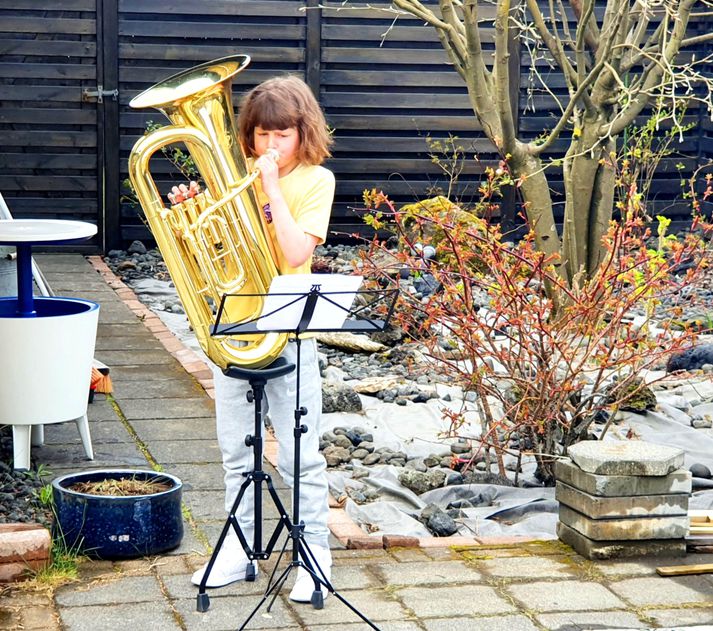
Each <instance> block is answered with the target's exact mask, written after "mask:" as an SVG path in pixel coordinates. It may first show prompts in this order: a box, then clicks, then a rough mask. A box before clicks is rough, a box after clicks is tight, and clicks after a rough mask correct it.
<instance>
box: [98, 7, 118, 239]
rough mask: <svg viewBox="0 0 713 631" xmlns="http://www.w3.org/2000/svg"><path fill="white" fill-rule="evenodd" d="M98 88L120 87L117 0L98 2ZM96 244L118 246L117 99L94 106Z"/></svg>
mask: <svg viewBox="0 0 713 631" xmlns="http://www.w3.org/2000/svg"><path fill="white" fill-rule="evenodd" d="M97 85H101V86H102V88H103V89H104V90H105V91H112V90H118V88H119V6H118V0H97ZM97 128H98V129H97V131H98V134H97V154H98V155H97V162H98V169H97V170H98V178H99V182H98V187H97V191H98V193H97V196H98V200H97V202H98V207H99V208H98V210H99V217H98V223H99V239H100V241H99V243H100V247H101V249H102V251H104V252H107V251H108V250H111V249H115V248H118V247H120V246H121V242H122V239H121V221H120V219H121V218H120V214H121V205H120V203H119V197H120V194H121V182H120V175H119V174H120V170H119V97H118V96H116V97H111V96H107V97H104V99H103V102H102V103H97Z"/></svg>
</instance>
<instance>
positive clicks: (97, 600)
mask: <svg viewBox="0 0 713 631" xmlns="http://www.w3.org/2000/svg"><path fill="white" fill-rule="evenodd" d="M161 599H162V595H161V588H160V586H159V584H158V581H157V580H156V577H154V576H127V577H119V578H116V579H114V580H111V579H109V580H105V581H100V582H97V583H96V584H91V583H90V584H89V585H88V586H87V587H86V588H84V587H83V588H81V589H78V588H77V587H75V586H67V587H62V588H60V589H58V590H57V594H56V595H55V600H56V602H57V604H58V605H60V606H62V607H85V606H88V605H117V604H120V603H144V602H158V601H160V600H161Z"/></svg>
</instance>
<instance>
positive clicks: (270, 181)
mask: <svg viewBox="0 0 713 631" xmlns="http://www.w3.org/2000/svg"><path fill="white" fill-rule="evenodd" d="M279 159H280V154H279V153H278V152H277V150H276V149H268V150H267V151H266V152H265V153H264V154H263V155H261V156H260V157H259V158H258V159H257V160H256V161H255V167H256V168H257V169H259V170H260V180H261V181H262V189H263V191H265V193H266V194H267V195H268V196H269V195H270V191H271V190H274V188H275V187H277V186H278V184H277V181H278V180H279V178H280V168H279V166H278V164H277V162H278V160H279Z"/></svg>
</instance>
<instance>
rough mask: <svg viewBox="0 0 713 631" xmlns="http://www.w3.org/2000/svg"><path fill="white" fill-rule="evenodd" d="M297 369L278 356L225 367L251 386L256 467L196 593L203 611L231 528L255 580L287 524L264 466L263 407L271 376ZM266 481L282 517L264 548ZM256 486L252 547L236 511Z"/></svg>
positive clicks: (247, 575) (248, 578)
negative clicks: (255, 365) (250, 365)
mask: <svg viewBox="0 0 713 631" xmlns="http://www.w3.org/2000/svg"><path fill="white" fill-rule="evenodd" d="M294 369H295V366H294V364H288V363H287V362H286V361H285V360H284V359H278V360H277V361H275V362H274V363H273V364H271V365H270V366H269V367H268V368H265V369H261V370H249V369H243V368H240V367H238V366H229V367H228V368H226V369H225V371H224V373H225V374H226V375H227V376H229V377H233V378H237V379H247V380H248V382H249V384H250V387H251V390H249V391H248V394H247V399H248V401H249V402H251V403H253V406H254V429H253V434H248V435H247V436H246V437H245V445H246V446H247V447H251V448H252V450H253V470H252V471H248V472H244V473H243V476H245V481H244V482H243V483H242V485H241V486H240V490H239V491H238V495H237V497H236V498H235V501H234V502H233V506H232V507H231V509H230V512H229V514H228V518H227V520H226V522H225V524H224V526H223V530H222V531H221V534H220V537H219V538H218V542H217V543H216V546H215V549H214V550H213V554H212V555H211V558H210V560H209V561H208V565H207V566H206V570H205V572H204V573H203V577H202V578H201V583H200V585H199V587H198V595H197V597H196V609H197V611H199V612H205V611H208V608H209V607H210V598H209V596H208V594H207V593H206V591H205V590H206V585H207V583H208V579H209V577H210V573H211V571H212V569H213V566H214V564H215V561H216V559H217V558H218V554H219V553H220V550H221V548H222V547H223V544H224V542H225V538H226V537H227V536H228V533H229V531H230V528H231V527H232V528H233V530H234V531H235V534H236V535H237V537H238V540H239V541H240V545H241V546H242V548H243V550H244V551H245V554H246V556H247V557H248V559H249V560H250V563H248V566H247V569H246V573H245V580H246V581H254V580H255V576H256V574H257V572H256V567H255V563H254V562H255V560H258V559H267V558H269V556H270V553H271V551H272V548H273V546H274V542H275V541H276V540H277V538H278V535H279V532H280V530H281V529H282V528H283V527H285V523H284V522H285V513H286V511H285V509H284V507H283V506H282V504H281V503H280V501H279V498H278V497H277V493H276V491H275V490H274V487H273V485H272V478H271V477H270V475H269V474H268V473H266V472H265V471H264V470H263V469H262V463H263V442H264V441H263V438H262V433H263V424H264V412H263V407H262V402H263V400H264V394H265V385H266V384H267V382H268V381H269V380H270V379H275V378H277V377H281V376H283V375H285V374H288V373H290V372H292V371H293V370H294ZM263 483H266V484H267V486H268V491H269V493H270V496H271V497H272V499H273V501H275V503H276V505H277V508H278V510H279V511H280V515H281V519H280V521H279V523H278V525H277V528H276V530H275V532H274V533H273V535H272V538H271V540H270V544H269V545H268V548H267V549H263V546H262V518H263V516H262V497H263V496H262V484H263ZM251 485H252V486H253V490H254V492H253V514H254V531H253V545H252V547H250V544H248V542H247V539H246V538H245V534H244V533H243V531H242V528H241V527H240V523H239V522H238V519H237V517H236V513H237V511H238V509H239V507H240V504H241V502H242V500H243V496H244V495H245V492H246V491H247V489H248V488H249V487H250V486H251Z"/></svg>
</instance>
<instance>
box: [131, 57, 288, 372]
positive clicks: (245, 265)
mask: <svg viewBox="0 0 713 631" xmlns="http://www.w3.org/2000/svg"><path fill="white" fill-rule="evenodd" d="M249 63H250V57H248V56H247V55H235V56H231V57H225V58H223V59H218V60H216V61H211V62H208V63H205V64H202V65H200V66H196V67H195V68H192V69H190V70H186V71H184V72H181V73H179V74H176V75H173V76H172V77H169V78H168V79H166V80H164V81H161V82H160V83H157V84H156V85H154V86H153V87H151V88H149V89H148V90H145V91H144V92H142V93H141V94H139V95H138V96H136V97H135V98H134V99H132V101H131V103H130V104H129V105H130V106H131V107H133V108H145V107H154V108H156V109H158V110H160V111H161V112H163V113H164V114H165V115H166V116H167V117H168V119H169V120H170V121H171V122H172V123H173V124H172V125H167V126H165V127H162V128H160V129H157V130H155V131H153V132H151V133H149V134H147V135H145V136H143V137H142V138H140V139H139V141H138V142H137V143H136V144H135V145H134V148H133V150H132V151H131V155H130V156H129V177H130V179H131V183H132V185H133V186H134V190H135V191H136V195H137V197H138V199H139V202H140V203H141V206H142V208H143V210H144V213H145V214H146V219H147V220H148V224H149V228H150V229H151V232H152V234H153V236H154V238H155V239H156V243H157V245H158V248H159V250H160V251H161V254H162V255H163V258H164V261H165V263H166V266H167V268H168V271H169V273H170V275H171V279H172V280H173V282H174V284H175V286H176V290H177V292H178V297H179V298H180V299H181V302H182V303H183V308H184V309H185V311H186V315H187V316H188V320H189V321H190V323H191V326H192V327H193V330H194V332H195V334H196V337H197V339H198V342H199V344H200V346H201V348H202V349H203V351H204V352H205V353H206V355H208V357H209V358H210V359H211V360H212V361H213V362H214V363H216V364H217V365H218V366H220V367H221V368H225V367H226V366H228V365H230V364H235V365H238V366H244V367H246V368H261V367H263V366H266V365H268V364H270V363H272V362H273V361H274V360H275V359H277V357H278V356H279V355H280V353H281V352H282V350H283V348H284V347H285V344H286V343H287V335H286V334H284V333H280V334H278V333H260V334H255V335H251V336H242V335H241V336H217V337H216V336H211V327H212V325H213V321H214V317H215V315H214V312H215V310H216V309H217V307H218V305H219V304H220V301H221V299H222V297H223V296H224V295H225V294H238V295H239V296H240V297H239V298H237V299H228V300H226V301H225V305H224V318H223V321H224V322H230V323H241V322H246V321H249V320H252V319H254V318H257V317H258V316H259V315H260V313H261V312H262V307H263V301H264V299H263V298H262V297H260V296H254V295H252V294H265V293H267V291H268V288H269V286H270V282H271V281H272V279H273V278H274V277H275V276H276V275H277V274H278V269H277V264H276V262H275V261H276V260H277V259H276V256H275V251H274V249H273V248H274V246H273V245H272V242H271V240H270V239H269V237H268V236H267V231H266V229H265V228H266V226H265V218H264V215H263V212H262V210H261V208H260V207H259V205H258V203H257V198H256V195H255V191H254V190H253V182H254V180H255V178H256V177H257V176H258V174H259V173H258V172H257V171H253V172H249V170H248V165H247V162H246V159H245V155H244V154H243V151H242V148H241V146H240V142H239V139H238V134H237V130H236V127H235V122H234V117H233V106H232V98H231V88H230V86H231V80H232V78H233V77H234V76H235V75H236V74H237V73H238V72H240V71H241V70H243V68H245V67H246V66H247V65H248V64H249ZM179 142H182V143H184V144H185V146H186V148H187V149H188V152H189V154H190V155H191V157H192V158H193V161H194V162H195V165H196V167H197V169H198V171H199V172H200V174H201V176H202V177H203V180H204V181H205V184H206V190H205V192H203V193H200V194H199V195H197V196H196V197H194V198H192V199H188V200H186V201H185V202H182V203H180V204H175V205H173V206H171V207H170V208H166V206H165V204H164V203H163V201H162V198H161V195H160V193H159V192H158V189H157V187H156V183H155V182H154V180H153V178H152V177H151V172H150V170H149V161H150V159H151V157H152V156H153V154H154V153H155V152H156V151H157V150H159V149H162V148H163V147H166V146H168V145H170V144H174V143H179ZM215 200H217V201H215Z"/></svg>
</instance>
